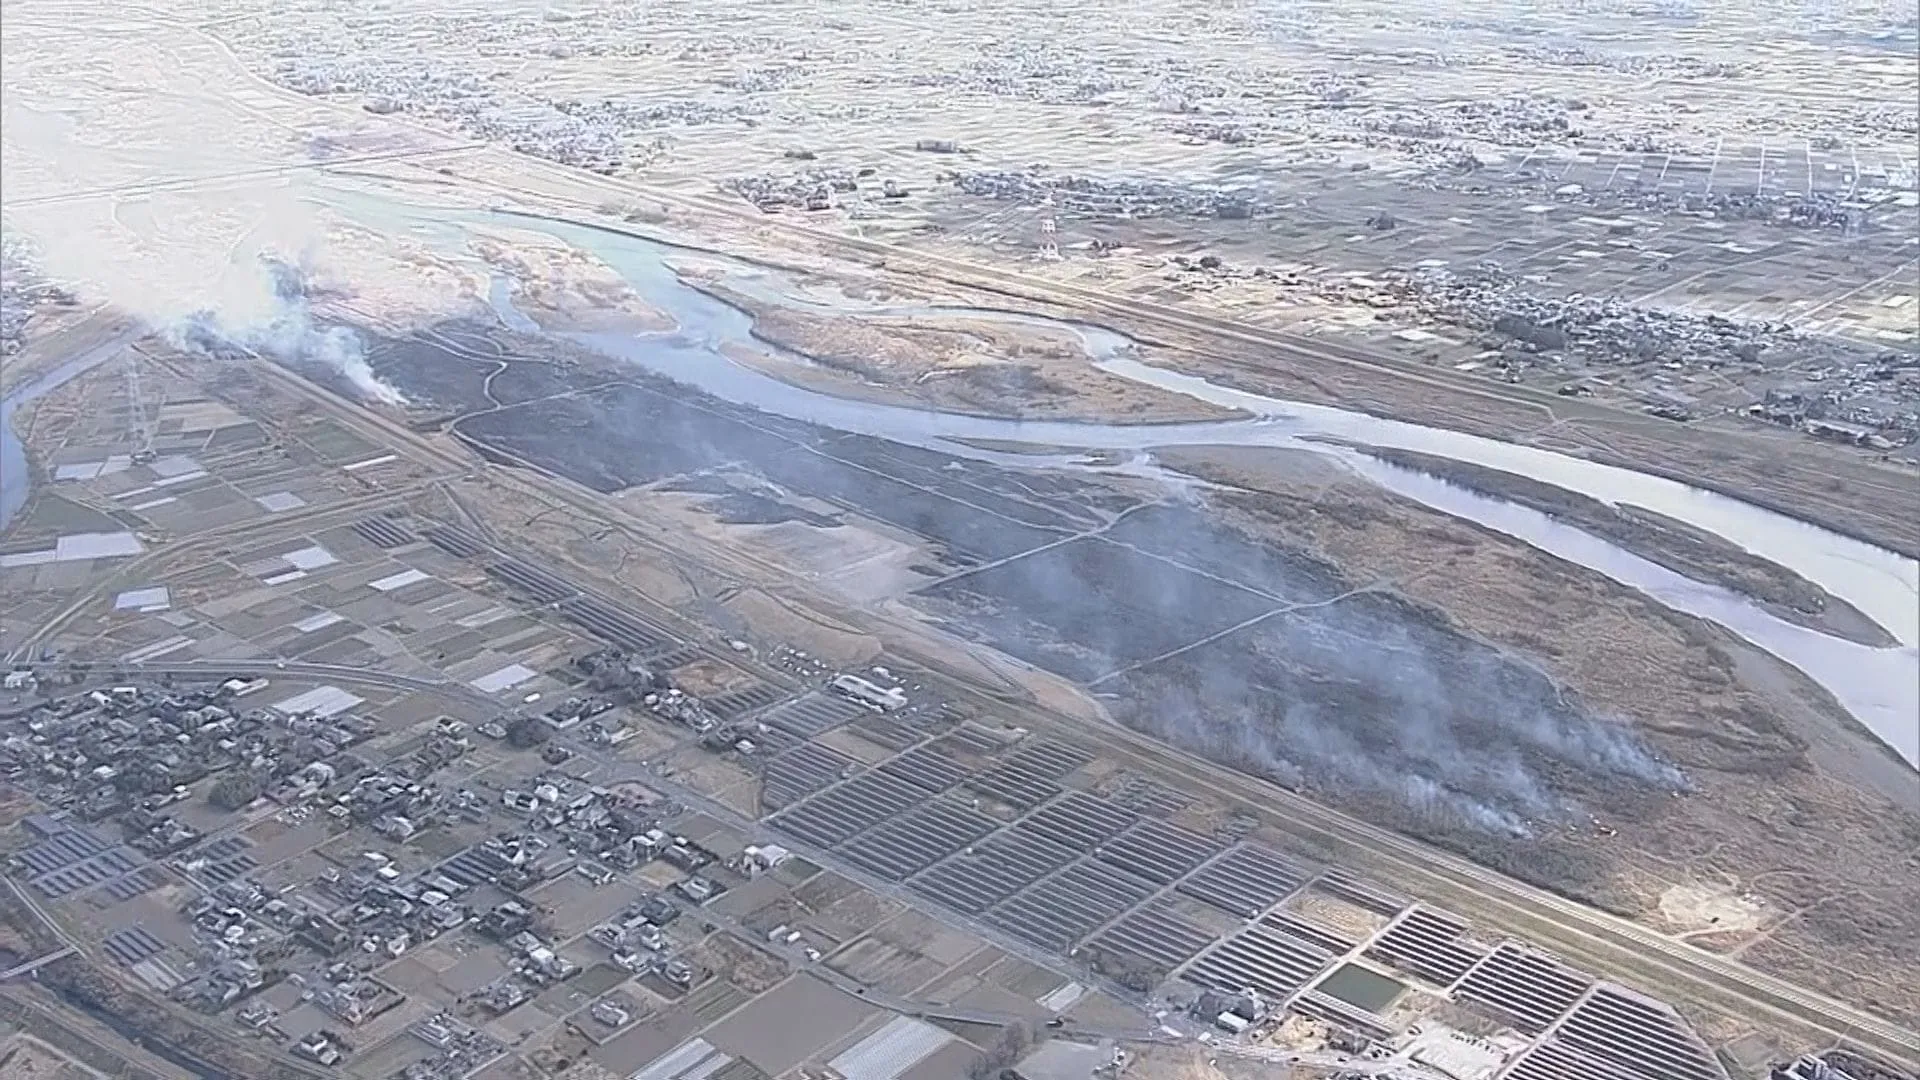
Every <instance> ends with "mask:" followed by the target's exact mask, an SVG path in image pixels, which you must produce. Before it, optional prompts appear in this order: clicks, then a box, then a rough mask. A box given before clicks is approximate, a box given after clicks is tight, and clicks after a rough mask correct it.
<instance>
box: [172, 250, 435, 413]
mask: <svg viewBox="0 0 1920 1080" xmlns="http://www.w3.org/2000/svg"><path fill="white" fill-rule="evenodd" d="M255 269H256V270H257V275H256V276H257V280H258V282H259V285H260V287H261V288H262V290H263V291H264V292H265V294H266V295H265V296H264V297H255V296H252V295H249V294H248V293H235V292H234V291H232V290H228V291H227V293H226V296H227V298H228V300H229V301H230V302H229V303H228V304H227V305H226V306H224V307H218V308H205V309H202V310H200V311H196V312H194V313H192V314H190V315H187V316H185V317H183V318H180V319H176V320H174V321H172V322H171V323H168V324H167V325H165V326H163V327H162V328H161V333H162V334H163V335H165V337H166V338H167V340H168V342H169V343H171V344H172V345H173V346H174V347H175V348H178V349H182V350H185V351H189V352H198V353H205V354H209V355H219V354H223V353H225V352H228V351H230V350H232V349H235V348H238V349H240V350H244V351H247V352H252V353H258V354H260V355H262V356H266V357H268V358H270V359H273V360H279V361H281V362H283V363H287V364H290V365H293V366H296V367H304V366H318V367H320V368H323V369H325V370H327V371H330V372H332V373H334V374H336V375H338V376H340V377H341V378H342V379H344V380H345V381H346V382H347V383H348V385H350V386H351V387H352V388H353V390H354V392H355V393H356V394H358V395H359V396H360V397H361V398H362V399H363V400H367V401H373V402H378V403H380V404H383V405H393V406H405V405H406V403H407V400H406V398H405V397H404V396H403V395H402V394H401V393H400V391H399V389H397V388H396V387H394V386H393V384H391V383H388V382H385V381H384V380H382V379H381V378H380V377H379V376H378V375H376V374H375V373H374V370H373V368H372V366H371V365H369V364H368V363H367V353H366V346H365V344H364V343H363V342H362V341H361V339H360V335H359V334H357V333H355V332H354V331H353V330H352V329H351V328H349V327H346V326H341V325H338V324H335V325H330V326H323V325H320V324H318V323H316V322H315V321H314V317H313V304H312V301H311V300H310V299H309V297H308V284H307V281H308V275H307V272H306V271H305V270H303V269H301V268H300V267H297V266H294V265H292V264H289V263H286V262H282V261H279V260H277V259H274V258H272V257H269V256H263V257H262V258H261V259H260V260H259V261H258V262H257V263H256V265H255ZM243 280H244V279H243ZM234 299H239V300H240V301H241V302H240V303H232V302H231V301H232V300H234Z"/></svg>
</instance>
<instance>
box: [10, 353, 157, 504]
mask: <svg viewBox="0 0 1920 1080" xmlns="http://www.w3.org/2000/svg"><path fill="white" fill-rule="evenodd" d="M143 333H145V330H144V329H142V328H135V329H131V330H128V331H126V332H124V333H121V334H119V335H117V336H115V337H113V338H112V339H110V340H108V341H103V342H101V343H99V344H97V345H95V346H93V347H92V348H90V349H88V350H87V351H86V352H83V353H81V354H80V355H79V356H76V357H74V358H73V359H71V360H69V361H67V362H66V363H64V364H61V365H60V366H59V367H57V368H54V369H53V370H52V371H49V372H47V373H46V374H44V375H41V376H40V377H39V378H37V379H34V380H33V381H32V382H29V383H27V384H25V385H23V386H19V387H15V388H14V389H13V390H12V391H11V392H10V393H8V394H7V396H6V397H4V398H0V531H5V530H6V528H7V526H9V525H11V524H13V516H14V515H15V514H17V513H19V512H20V508H21V507H22V506H25V505H26V503H27V495H28V493H29V492H30V491H31V490H32V487H33V473H32V470H31V469H30V468H29V467H28V463H27V451H26V447H24V446H23V445H22V444H21V442H20V433H19V432H17V431H15V430H14V428H13V414H14V410H16V409H18V408H19V407H20V406H22V405H25V404H27V403H28V402H30V401H32V400H34V399H35V398H37V397H40V396H42V395H44V394H48V393H51V392H52V391H54V390H57V389H59V388H60V387H62V386H64V385H66V384H67V383H69V382H71V381H73V380H74V379H76V378H79V377H80V376H81V375H83V374H85V373H86V372H89V371H92V370H93V369H94V368H97V367H99V366H100V365H101V364H104V363H106V362H107V361H108V360H111V359H113V358H114V357H115V356H117V355H119V353H120V351H121V350H122V349H125V348H126V347H127V346H129V345H131V344H133V343H134V342H135V341H136V340H138V339H139V337H140V335H141V334H143Z"/></svg>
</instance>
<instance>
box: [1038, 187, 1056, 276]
mask: <svg viewBox="0 0 1920 1080" xmlns="http://www.w3.org/2000/svg"><path fill="white" fill-rule="evenodd" d="M1059 231H1060V226H1059V223H1058V222H1056V221H1055V220H1054V217H1053V196H1052V195H1048V196H1047V198H1046V201H1044V202H1042V203H1041V204H1040V258H1041V259H1042V260H1044V261H1046V262H1059V261H1060V240H1059V235H1058V234H1059Z"/></svg>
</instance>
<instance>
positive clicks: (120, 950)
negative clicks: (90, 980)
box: [100, 926, 166, 967]
mask: <svg viewBox="0 0 1920 1080" xmlns="http://www.w3.org/2000/svg"><path fill="white" fill-rule="evenodd" d="M100 947H101V948H102V949H105V950H106V953H107V955H108V956H111V957H113V958H114V959H115V960H118V961H119V962H120V963H121V964H123V965H125V966H127V967H132V966H133V965H135V964H137V963H139V962H140V961H142V960H145V959H146V958H148V957H150V956H153V955H154V954H156V953H158V952H159V951H160V950H161V949H163V948H165V947H166V944H165V942H162V941H161V940H160V939H159V938H157V937H154V936H153V935H152V934H150V933H148V932H147V931H145V930H142V929H141V928H139V927H137V926H136V927H132V928H130V929H127V930H118V931H115V932H114V933H111V934H108V935H107V936H106V937H105V938H104V939H102V940H101V942H100Z"/></svg>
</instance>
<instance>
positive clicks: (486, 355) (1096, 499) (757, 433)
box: [370, 326, 1670, 883]
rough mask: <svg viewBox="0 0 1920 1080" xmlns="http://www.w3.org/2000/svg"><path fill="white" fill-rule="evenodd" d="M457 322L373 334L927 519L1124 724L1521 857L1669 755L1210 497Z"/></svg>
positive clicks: (858, 507) (1046, 656)
mask: <svg viewBox="0 0 1920 1080" xmlns="http://www.w3.org/2000/svg"><path fill="white" fill-rule="evenodd" d="M455 329H457V330H458V331H459V335H460V336H459V339H458V340H459V345H460V348H459V349H457V350H455V349H449V348H446V347H445V346H444V345H440V344H434V343H431V342H422V341H418V340H416V341H413V342H410V343H395V342H391V341H383V342H381V343H379V344H378V345H377V346H376V347H375V348H374V349H373V350H372V351H371V353H370V356H371V357H372V358H373V362H374V363H375V366H376V370H378V372H379V373H380V374H381V375H382V377H384V378H387V379H389V380H391V381H392V382H394V383H395V384H397V385H398V386H399V387H400V388H401V389H402V391H403V392H404V393H406V394H407V395H408V396H409V398H410V400H414V401H417V402H430V403H431V404H432V405H433V406H434V407H436V408H441V409H446V410H448V411H451V412H453V413H454V414H456V416H457V418H456V419H454V420H453V421H452V425H451V426H452V430H453V431H455V432H456V433H457V434H459V435H460V436H462V437H463V438H466V439H468V440H470V441H471V442H473V443H474V444H475V445H476V446H478V447H481V448H483V449H485V450H491V451H493V452H495V453H496V454H504V455H506V460H512V461H517V462H523V463H526V464H529V465H532V466H534V467H536V468H539V469H543V470H546V471H549V472H552V473H555V474H558V475H561V476H566V477H568V478H571V479H574V480H576V481H579V482H581V483H583V484H586V485H588V486H590V487H593V488H595V489H596V490H600V491H606V492H614V491H619V490H622V489H625V488H628V487H633V486H636V485H643V484H652V483H658V482H662V481H666V482H668V483H669V485H670V486H679V487H685V488H693V489H696V490H701V491H705V490H708V489H709V488H711V487H712V486H713V483H714V475H713V474H714V473H721V474H724V475H728V476H733V477H748V478H754V479H753V482H751V483H747V484H745V485H743V486H740V487H737V488H734V487H729V485H727V484H725V483H723V484H722V485H721V486H722V487H729V490H728V491H727V492H724V493H723V492H720V491H715V492H714V493H715V494H716V496H717V497H716V498H715V499H714V500H713V501H712V502H711V503H710V505H709V509H710V510H711V511H712V512H714V513H715V514H716V516H717V517H727V516H730V517H731V520H736V521H739V520H763V519H768V518H771V519H773V520H786V519H792V518H795V517H797V515H794V514H790V513H789V512H788V511H789V510H790V509H791V508H790V507H788V506H786V505H785V504H784V503H783V502H781V501H780V500H775V499H769V498H766V497H765V495H764V490H779V491H784V492H786V493H789V494H791V495H792V496H796V497H806V498H811V499H817V500H820V501H822V502H824V503H826V504H830V505H835V506H840V507H844V508H846V509H847V510H848V511H850V512H852V513H856V514H859V515H862V516H865V517H868V518H872V519H876V520H879V521H883V522H886V523H889V524H891V525H893V526H895V527H897V528H900V529H902V530H905V531H907V532H910V533H913V534H915V535H917V536H921V537H924V538H925V539H927V540H928V541H930V542H932V544H933V545H934V546H935V548H936V550H937V551H938V552H939V553H940V560H939V561H940V564H941V565H937V566H925V567H923V571H924V572H927V573H930V574H937V575H939V577H940V580H938V581H937V582H934V583H932V584H930V585H929V586H928V587H927V589H926V590H925V592H923V593H922V594H920V595H919V596H918V597H917V598H916V603H918V604H920V605H921V606H923V607H924V608H926V609H927V610H928V612H929V614H932V615H934V616H935V617H938V618H942V619H945V620H946V621H947V625H948V626H949V628H950V629H952V630H953V631H954V632H956V633H958V634H961V635H962V636H966V637H970V638H973V639H975V640H980V641H985V642H989V643H992V644H993V645H994V646H995V647H997V648H1000V649H1001V650H1003V651H1005V652H1007V653H1009V654H1010V655H1013V656H1017V657H1020V658H1022V659H1025V660H1027V661H1028V662H1030V663H1033V664H1035V665H1038V666H1040V667H1043V668H1046V669H1048V670H1051V671H1054V672H1057V673H1058V674H1060V675H1062V676H1064V677H1066V678H1068V679H1070V680H1074V681H1077V682H1082V683H1095V682H1097V684H1098V685H1097V689H1098V690H1099V691H1100V692H1101V693H1102V694H1103V695H1106V696H1107V697H1108V699H1109V700H1110V701H1111V703H1112V705H1111V707H1112V709H1113V712H1114V714H1115V716H1116V717H1117V718H1118V719H1120V720H1121V721H1122V722H1124V723H1127V724H1129V725H1130V726H1133V727H1136V728H1138V729H1140V730H1143V731H1147V732H1150V733H1153V734H1155V735H1158V736H1160V737H1162V738H1165V739H1167V740H1169V741H1171V742H1173V743H1175V744H1178V745H1181V746H1183V747H1186V748H1188V749H1192V750H1195V751H1197V752H1200V753H1203V754H1205V755H1207V756H1209V757H1212V758H1214V759H1216V760H1219V761H1222V762H1223V763H1228V764H1232V765H1234V766H1236V767H1239V768H1242V769H1245V770H1247V771H1250V772H1255V773H1259V774H1262V775H1266V776H1269V777H1273V778H1275V779H1278V780H1280V781H1282V782H1284V783H1288V784H1292V785H1294V786H1297V787H1303V788H1308V789H1312V790H1314V791H1316V792H1318V793H1319V794H1320V795H1321V796H1322V797H1323V798H1325V799H1327V800H1328V801H1330V802H1333V803H1335V804H1339V805H1343V806H1346V807H1348V808H1352V809H1360V810H1364V811H1367V812H1369V813H1374V814H1375V816H1376V818H1377V819H1378V820H1382V821H1389V822H1392V823H1394V824H1396V825H1399V826H1400V827H1402V828H1405V829H1407V830H1408V831H1411V832H1416V833H1422V834H1426V835H1430V836H1433V835H1438V836H1440V837H1442V838H1449V837H1450V838H1452V840H1453V842H1454V846H1456V847H1462V848H1466V849H1475V850H1473V851H1472V853H1473V854H1475V855H1476V857H1480V858H1482V859H1483V860H1484V861H1489V862H1497V863H1504V864H1512V863H1513V862H1514V860H1515V853H1517V852H1521V851H1525V850H1527V849H1528V848H1529V845H1526V844H1516V843H1515V842H1514V838H1515V837H1517V836H1519V835H1521V834H1523V833H1527V832H1531V831H1534V830H1538V829H1543V828H1553V827H1557V826H1558V822H1560V821H1562V820H1564V819H1566V818H1567V817H1568V816H1569V815H1572V814H1574V813H1576V808H1584V807H1586V806H1590V805H1612V804H1613V803H1614V802H1615V801H1617V798H1618V797H1619V795H1620V793H1621V792H1623V791H1638V790H1640V789H1641V788H1643V787H1645V788H1647V789H1648V790H1652V789H1654V788H1656V787H1657V786H1659V785H1663V784H1666V783H1668V782H1669V780H1670V777H1668V776H1667V775H1666V774H1665V773H1663V772H1662V770H1661V767H1660V766H1659V765H1658V764H1657V763H1655V762H1653V761H1652V760H1651V759H1650V758H1647V757H1646V756H1645V755H1644V753H1643V752H1642V751H1640V750H1639V748H1638V747H1637V746H1636V745H1634V744H1631V743H1628V742H1626V741H1624V740H1623V739H1622V737H1620V736H1619V735H1618V730H1619V729H1618V728H1617V726H1616V725H1613V724H1610V723H1606V722H1604V721H1600V720H1597V719H1595V718H1592V717H1590V716H1589V715H1587V714H1586V712H1585V711H1584V710H1583V709H1582V708H1581V707H1580V706H1579V704H1578V703H1576V702H1571V701H1568V700H1565V699H1564V698H1563V697H1562V696H1561V695H1560V694H1559V693H1558V691H1557V690H1556V688H1555V687H1554V686H1553V685H1552V684H1551V682H1549V681H1548V680H1547V679H1546V678H1545V677H1544V676H1543V675H1541V674H1540V673H1539V672H1538V671H1537V670H1535V669H1534V668H1532V667H1531V666H1529V665H1527V664H1526V663H1524V662H1522V661H1521V660H1520V659H1518V658H1515V657H1511V656H1508V655H1506V654H1504V653H1501V652H1499V651H1497V650H1495V649H1493V648H1491V647H1490V646H1487V645H1484V644H1482V643H1479V642H1476V641H1474V640H1471V639H1469V638H1467V637H1465V636H1464V635H1462V634H1460V633H1458V632H1457V631H1455V630H1454V629H1453V628H1452V627H1451V625H1450V624H1449V623H1448V622H1447V620H1446V619H1445V618H1444V616H1441V615H1439V614H1438V613H1434V612H1429V611H1425V610H1421V609H1418V608H1415V607H1413V606H1412V605H1410V604H1407V603H1404V602H1402V601H1400V600H1398V599H1397V598H1394V597H1391V596H1387V595H1383V594H1378V593H1373V592H1368V591H1359V592H1357V593H1356V592H1355V589H1356V586H1359V585H1365V584H1367V583H1356V582H1351V581H1347V580H1345V579H1344V578H1343V576H1342V575H1341V574H1340V572H1339V571H1338V570H1337V568H1334V567H1331V566H1328V565H1326V564H1324V563H1322V562H1320V561H1318V560H1316V559H1314V558H1312V557H1310V556H1308V555H1306V554H1304V553H1301V552H1299V551H1294V550H1289V549H1285V548H1282V547H1278V546H1275V545H1273V544H1269V543H1265V542H1262V541H1261V540H1259V539H1257V538H1255V537H1252V536H1250V535H1247V534H1244V533H1241V532H1238V531H1236V530H1234V529H1233V528H1231V527H1230V526H1228V525H1227V524H1225V523H1224V522H1223V521H1222V520H1221V519H1220V518H1218V517H1216V516H1215V515H1214V514H1213V513H1212V512H1210V510H1209V508H1208V507H1207V506H1206V505H1205V504H1204V502H1183V501H1176V500H1173V499H1169V500H1167V501H1166V502H1165V503H1162V504H1155V505H1149V506H1141V505H1137V497H1135V496H1132V495H1130V494H1128V493H1127V492H1126V491H1124V490H1122V489H1120V488H1117V487H1115V486H1113V485H1111V484H1108V483H1106V482H1104V481H1102V480H1101V479H1099V478H1097V477H1091V476H1084V475H1072V474H1065V473H1058V472H1044V471H1039V470H1024V469H1016V468H1010V467H1003V466H998V465H992V464H985V463H980V462H976V461H970V460H966V459H962V458H957V457H951V456H948V455H944V454H939V453H935V452H932V451H927V450H922V449H918V448H914V447H907V446H902V445H899V444H895V443H891V442H888V441H886V440H882V439H875V438H870V437H866V436H860V435H851V434H846V433H842V432H837V431H832V430H828V429H824V428H820V427H817V426H814V425H811V424H806V423H803V422H799V421H794V420H789V419H785V418H779V417H772V416H767V415H764V414H761V413H758V412H755V411H753V410H750V409H745V408H742V407H738V406H735V405H732V404H730V403H727V402H722V401H717V400H715V399H712V398H710V397H707V396H706V395H704V394H701V393H700V392H698V391H694V390H691V389H689V388H686V387H682V386H679V385H677V384H674V383H671V382H669V381H667V380H665V379H661V378H658V377H655V376H652V375H650V374H648V373H645V372H639V371H636V370H634V369H632V368H631V367H627V366H624V365H621V364H619V363H618V362H616V361H612V360H603V359H597V358H592V357H585V356H581V355H579V354H573V355H568V354H565V353H563V352H559V351H557V350H556V351H555V352H554V353H553V354H552V355H553V356H554V357H559V358H561V359H563V360H564V361H565V362H562V363H555V362H547V361H548V359H549V356H548V353H547V350H546V349H545V348H544V347H540V351H539V353H538V354H535V352H534V351H533V350H534V349H535V348H536V346H535V345H533V344H532V343H528V342H526V341H525V340H524V339H516V338H514V337H513V336H512V335H507V334H505V333H503V332H499V333H495V334H494V335H493V336H492V337H491V338H482V337H480V336H478V335H476V334H475V333H474V332H473V329H472V327H471V326H466V327H460V328H455ZM462 353H466V354H467V355H462ZM496 354H497V355H496ZM503 360H504V362H505V364H506V367H505V368H504V370H501V364H502V361H503ZM496 372H497V373H496ZM489 374H492V376H493V377H492V382H491V384H490V387H489V388H488V389H487V390H483V388H482V387H483V386H484V385H486V378H487V376H488V375H489ZM489 390H490V392H489ZM692 474H703V475H701V476H699V477H697V478H696V477H695V476H693V475H692ZM761 481H764V482H765V484H767V485H771V487H770V488H764V490H762V492H761V493H760V494H757V495H756V494H755V493H754V490H755V489H757V488H763V485H762V483H761ZM822 525H823V527H830V525H829V523H824V522H823V523H822ZM1350 594H1351V595H1350ZM1463 837H1464V838H1465V839H1464V840H1463V839H1462V838H1463ZM1478 848H1486V849H1487V851H1486V852H1482V851H1479V850H1477V849H1478ZM1508 868H1509V869H1521V870H1524V869H1525V867H1524V866H1518V867H1515V866H1513V865H1509V866H1508ZM1551 873H1552V874H1553V875H1554V876H1557V877H1558V878H1559V879H1560V880H1561V881H1562V882H1563V883H1564V882H1566V881H1570V880H1573V878H1575V877H1577V876H1578V875H1577V874H1575V873H1574V871H1573V870H1571V869H1569V868H1567V867H1554V868H1551ZM1526 876H1528V877H1530V878H1532V879H1534V880H1540V879H1541V876H1542V875H1539V874H1528V875H1526Z"/></svg>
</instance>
